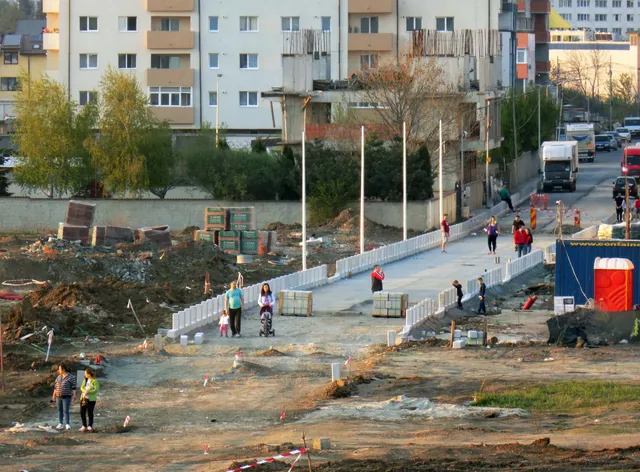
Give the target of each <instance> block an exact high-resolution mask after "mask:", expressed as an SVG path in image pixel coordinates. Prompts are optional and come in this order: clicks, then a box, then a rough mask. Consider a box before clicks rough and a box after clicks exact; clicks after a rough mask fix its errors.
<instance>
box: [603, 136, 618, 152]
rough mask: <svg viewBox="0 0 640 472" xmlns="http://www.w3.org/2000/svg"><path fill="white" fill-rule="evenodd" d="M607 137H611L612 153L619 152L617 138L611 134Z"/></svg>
mask: <svg viewBox="0 0 640 472" xmlns="http://www.w3.org/2000/svg"><path fill="white" fill-rule="evenodd" d="M605 134H606V133H605ZM607 136H609V147H610V148H611V150H612V151H617V150H618V141H617V140H616V137H615V136H611V135H610V134H607Z"/></svg>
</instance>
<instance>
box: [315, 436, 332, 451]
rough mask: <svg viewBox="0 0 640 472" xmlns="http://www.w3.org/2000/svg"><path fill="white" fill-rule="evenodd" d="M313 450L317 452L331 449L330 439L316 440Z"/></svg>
mask: <svg viewBox="0 0 640 472" xmlns="http://www.w3.org/2000/svg"><path fill="white" fill-rule="evenodd" d="M313 449H315V450H316V451H326V450H327V449H331V440H330V439H329V438H322V439H314V440H313Z"/></svg>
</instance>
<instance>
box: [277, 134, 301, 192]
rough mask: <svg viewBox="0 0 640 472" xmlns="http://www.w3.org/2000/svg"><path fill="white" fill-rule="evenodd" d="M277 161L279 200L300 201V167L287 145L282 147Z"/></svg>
mask: <svg viewBox="0 0 640 472" xmlns="http://www.w3.org/2000/svg"><path fill="white" fill-rule="evenodd" d="M278 160H279V161H280V165H279V175H280V182H279V187H278V198H279V199H280V200H300V198H301V195H300V186H301V185H302V183H301V179H302V174H301V172H300V171H301V169H300V165H299V163H298V162H297V161H296V156H295V154H294V153H293V149H291V146H289V145H288V144H285V145H284V147H283V149H282V154H280V155H279V156H278Z"/></svg>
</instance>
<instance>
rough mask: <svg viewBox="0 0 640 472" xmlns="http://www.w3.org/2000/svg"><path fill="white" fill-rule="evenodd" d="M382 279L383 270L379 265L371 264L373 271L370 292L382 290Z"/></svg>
mask: <svg viewBox="0 0 640 472" xmlns="http://www.w3.org/2000/svg"><path fill="white" fill-rule="evenodd" d="M383 280H384V272H383V271H382V267H380V266H379V265H374V266H373V272H371V292H372V293H376V292H382V281H383Z"/></svg>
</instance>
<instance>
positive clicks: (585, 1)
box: [578, 0, 591, 16]
mask: <svg viewBox="0 0 640 472" xmlns="http://www.w3.org/2000/svg"><path fill="white" fill-rule="evenodd" d="M578 6H579V7H587V8H588V7H590V6H591V0H578ZM578 16H580V15H578Z"/></svg>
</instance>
